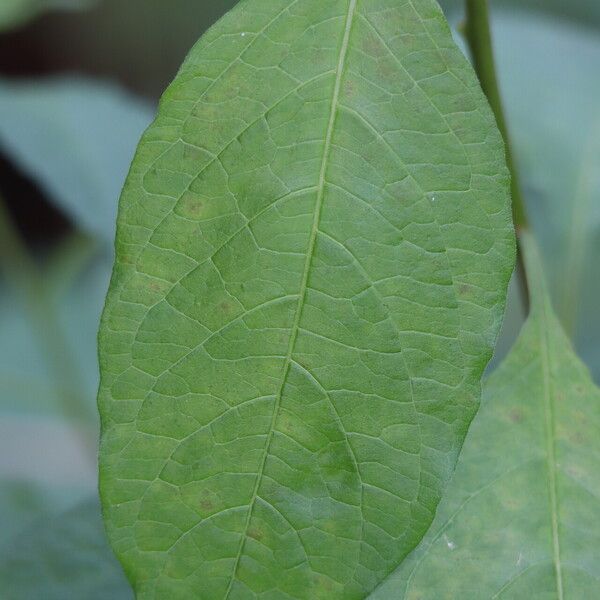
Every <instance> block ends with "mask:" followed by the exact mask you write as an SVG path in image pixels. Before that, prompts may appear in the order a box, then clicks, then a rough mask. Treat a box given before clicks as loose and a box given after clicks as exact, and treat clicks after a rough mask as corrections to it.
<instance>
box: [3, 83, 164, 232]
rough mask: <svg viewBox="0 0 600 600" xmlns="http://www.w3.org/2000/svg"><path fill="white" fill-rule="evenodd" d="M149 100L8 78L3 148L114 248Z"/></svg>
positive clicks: (109, 88) (109, 89)
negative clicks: (122, 191)
mask: <svg viewBox="0 0 600 600" xmlns="http://www.w3.org/2000/svg"><path fill="white" fill-rule="evenodd" d="M151 114H152V113H151V111H150V108H149V106H148V105H147V103H145V102H143V101H141V100H139V99H137V98H134V97H132V96H130V95H128V94H126V93H124V92H123V91H122V90H121V89H119V88H118V87H116V86H114V85H110V84H105V83H95V82H92V81H86V80H81V79H50V80H46V81H42V82H39V81H37V82H18V83H15V82H10V81H7V80H0V147H1V148H2V150H3V152H4V153H5V154H6V155H7V156H8V157H9V158H11V159H12V160H14V161H15V163H16V164H17V166H18V167H20V168H21V169H22V170H23V171H24V172H25V173H26V174H28V175H30V176H31V177H32V178H33V179H34V180H35V181H37V182H38V183H39V184H40V185H42V186H43V187H44V189H45V190H46V191H47V192H48V194H49V195H50V197H51V198H52V199H53V200H54V201H55V202H56V203H57V204H58V206H59V207H60V208H61V209H63V210H64V211H65V213H66V214H67V215H68V216H70V217H71V218H72V219H73V220H74V222H75V223H76V224H77V225H79V226H80V227H81V228H82V229H83V230H84V231H87V232H89V233H92V234H94V235H96V236H97V237H98V238H99V239H101V240H104V241H106V242H107V243H112V240H113V238H114V223H115V217H116V211H117V198H118V197H119V189H120V187H121V185H122V183H123V181H124V179H125V176H126V174H127V167H128V165H129V162H130V161H131V157H132V156H133V153H134V150H135V144H136V142H137V140H138V139H139V136H140V135H141V133H142V132H143V130H144V129H145V128H146V126H147V125H148V123H149V122H150V120H151V118H152V116H151Z"/></svg>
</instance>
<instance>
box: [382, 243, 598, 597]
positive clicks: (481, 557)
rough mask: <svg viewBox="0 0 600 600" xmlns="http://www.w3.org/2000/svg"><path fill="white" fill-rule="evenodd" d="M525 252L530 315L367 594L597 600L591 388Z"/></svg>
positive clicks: (531, 250) (531, 251)
mask: <svg viewBox="0 0 600 600" xmlns="http://www.w3.org/2000/svg"><path fill="white" fill-rule="evenodd" d="M525 250H526V253H527V256H528V271H529V273H530V274H532V276H530V277H529V279H530V281H529V286H530V290H531V292H532V295H533V304H532V312H531V315H530V317H529V319H528V321H527V323H526V324H525V327H524V329H523V331H522V333H521V336H520V338H519V340H518V342H517V344H516V345H515V347H514V349H513V350H512V351H511V353H510V354H509V356H508V358H507V359H506V361H505V362H504V363H503V365H502V366H501V367H500V368H499V369H498V371H496V372H495V373H494V375H492V376H491V377H490V380H489V381H488V382H487V383H486V385H485V386H484V393H483V402H482V407H481V410H480V412H479V414H478V415H477V418H476V419H475V421H474V423H473V426H472V427H471V430H470V431H469V435H468V437H467V440H466V442H465V445H464V448H463V451H462V454H461V457H460V461H459V464H458V467H457V470H456V474H455V476H454V478H453V480H452V483H451V484H450V486H449V487H448V490H447V493H446V495H445V497H444V500H443V501H442V503H441V504H440V507H439V509H438V514H437V516H436V519H435V521H434V524H433V526H432V528H431V529H430V531H429V532H428V534H427V536H426V537H425V538H424V540H423V542H422V544H421V545H420V546H419V547H418V548H417V550H415V551H414V552H413V554H412V555H411V556H410V558H409V559H407V560H406V561H405V562H404V564H403V565H402V566H401V567H400V569H398V571H397V572H396V573H394V575H392V576H391V577H390V578H389V579H388V580H387V581H386V582H385V584H384V585H382V586H381V587H380V588H379V589H378V590H377V592H375V593H374V594H372V596H371V598H372V599H373V600H388V599H389V600H392V599H394V600H397V599H402V598H406V599H407V600H409V599H410V600H416V599H417V598H418V599H419V600H429V599H430V600H434V599H435V600H439V599H446V598H447V599H454V598H471V597H476V598H515V599H521V598H536V599H537V598H548V599H551V598H559V599H565V600H568V599H571V598H572V599H579V598H594V597H596V596H597V592H598V589H599V585H600V571H599V570H598V564H599V561H600V550H599V548H600V529H599V526H598V523H600V501H599V498H600V483H599V481H598V477H597V474H598V470H599V468H600V465H599V464H598V462H599V459H598V457H599V456H600V442H599V439H600V438H599V437H598V431H600V390H599V389H598V388H597V387H596V386H595V385H594V384H593V382H592V380H591V378H590V375H589V373H588V371H587V369H586V367H585V366H584V365H583V363H582V362H581V361H580V360H579V358H577V356H576V355H575V353H574V351H573V349H572V347H571V344H570V342H569V341H568V339H567V337H566V336H565V334H564V333H563V330H562V328H561V326H560V325H559V323H558V319H557V318H556V316H555V314H554V313H553V311H552V308H551V306H550V301H549V298H548V295H547V292H546V289H545V287H544V283H543V281H542V275H541V272H542V266H541V261H540V259H539V257H538V255H537V249H536V247H535V246H534V243H533V242H532V241H531V240H528V241H527V244H526V245H525Z"/></svg>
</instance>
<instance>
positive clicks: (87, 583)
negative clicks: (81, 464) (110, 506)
mask: <svg viewBox="0 0 600 600" xmlns="http://www.w3.org/2000/svg"><path fill="white" fill-rule="evenodd" d="M3 533H4V532H3ZM3 551H5V552H6V560H4V561H3V562H2V563H0V586H1V587H2V597H3V598H4V600H31V599H33V598H44V600H81V599H82V598H85V599H86V600H108V599H110V600H132V599H133V593H132V591H131V587H130V586H129V583H128V582H127V580H126V579H125V575H124V574H123V571H122V570H121V566H120V565H119V563H118V562H117V560H116V558H115V557H114V555H113V554H112V552H111V550H110V548H109V547H108V543H107V542H106V539H105V536H104V529H103V525H102V519H101V518H100V507H99V505H98V500H97V499H96V498H95V497H94V498H92V499H88V500H86V501H84V502H82V503H81V504H79V505H77V506H76V507H74V508H72V509H71V510H69V511H67V512H65V513H62V514H57V515H52V516H49V517H45V518H41V519H38V520H37V521H36V522H35V524H33V525H32V526H31V527H30V528H28V529H27V530H25V531H23V532H21V534H20V535H19V536H18V537H16V538H14V539H13V540H12V542H11V543H10V544H9V546H8V547H7V548H6V549H5V550H3Z"/></svg>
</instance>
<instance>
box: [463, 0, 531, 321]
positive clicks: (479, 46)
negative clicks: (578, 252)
mask: <svg viewBox="0 0 600 600" xmlns="http://www.w3.org/2000/svg"><path fill="white" fill-rule="evenodd" d="M466 9H467V14H466V23H465V37H466V40H467V43H468V45H469V48H470V50H471V56H472V58H473V63H474V67H475V71H476V73H477V76H478V77H479V81H480V83H481V87H482V89H483V91H484V93H485V95H486V96H487V99H488V102H489V103H490V106H491V107H492V111H493V112H494V115H495V117H496V122H497V124H498V129H499V130H500V133H501V134H502V137H503V138H504V144H505V146H506V164H507V165H508V169H509V171H510V174H511V194H512V210H513V220H514V224H515V229H516V231H517V240H519V234H520V233H521V231H523V230H527V229H529V223H528V220H527V213H526V211H525V202H524V199H523V195H522V193H521V186H520V179H519V173H518V170H517V167H516V165H515V161H514V158H513V154H512V147H511V142H510V136H509V133H508V127H507V126H506V118H505V116H504V109H503V106H502V97H501V95H500V89H499V86H498V78H497V76H496V68H495V61H494V50H493V46H492V34H491V30H490V15H489V6H488V0H466ZM520 246H521V244H520V242H519V251H518V258H517V277H518V278H519V283H520V288H521V292H522V295H523V301H524V306H525V310H526V312H528V307H529V291H528V286H527V278H526V277H525V264H524V261H523V252H522V251H521V248H520Z"/></svg>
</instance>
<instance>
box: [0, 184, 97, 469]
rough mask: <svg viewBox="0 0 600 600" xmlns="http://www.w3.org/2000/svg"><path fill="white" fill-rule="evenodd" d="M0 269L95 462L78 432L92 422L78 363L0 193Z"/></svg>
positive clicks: (65, 409)
mask: <svg viewBox="0 0 600 600" xmlns="http://www.w3.org/2000/svg"><path fill="white" fill-rule="evenodd" d="M0 270H1V271H2V272H3V273H4V276H5V278H6V280H7V281H8V282H9V283H10V284H11V286H12V288H13V289H14V290H15V291H16V292H17V293H18V294H19V295H20V296H21V298H22V300H23V302H24V305H25V307H26V308H27V309H28V310H29V313H30V315H31V319H32V322H33V325H34V329H35V333H36V335H37V337H38V340H39V342H40V346H41V349H42V351H43V352H44V354H45V356H46V358H47V360H48V363H49V365H50V367H51V368H52V370H53V372H54V375H55V378H56V383H57V386H58V388H59V389H63V390H64V391H63V392H62V393H60V396H59V398H60V401H61V408H62V410H63V413H64V414H65V416H67V417H70V418H71V419H73V420H74V422H75V423H76V424H77V425H78V431H79V433H80V435H79V437H80V441H81V445H82V447H83V449H84V451H85V453H86V455H87V456H88V457H89V458H90V459H91V460H92V461H94V462H95V452H96V451H95V447H94V445H93V444H92V443H91V441H90V440H91V436H88V435H85V434H84V433H81V431H80V429H79V428H80V427H81V426H84V427H85V426H89V425H90V424H91V423H93V420H92V415H91V414H90V411H88V410H86V406H85V403H84V398H85V393H84V392H83V391H82V390H83V385H82V382H81V375H80V370H79V366H78V365H77V363H76V361H75V360H74V357H73V355H72V351H71V347H70V344H69V342H68V341H67V339H66V338H65V336H64V333H63V331H62V327H61V325H60V321H59V318H58V315H57V314H56V311H55V309H54V302H53V298H52V297H51V295H50V294H49V293H48V290H47V286H46V285H45V283H44V280H43V278H42V275H41V273H40V271H39V269H38V266H37V265H36V263H35V261H34V260H33V258H32V257H31V255H30V253H29V251H28V249H27V246H26V245H25V242H24V241H23V239H22V238H21V235H20V233H19V231H18V229H17V227H16V225H15V223H14V222H13V219H12V217H11V215H10V213H9V211H8V208H7V207H6V204H5V202H4V199H3V198H2V196H1V195H0ZM67 384H68V385H67ZM67 387H68V388H69V389H68V390H67V389H66V388H67Z"/></svg>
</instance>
